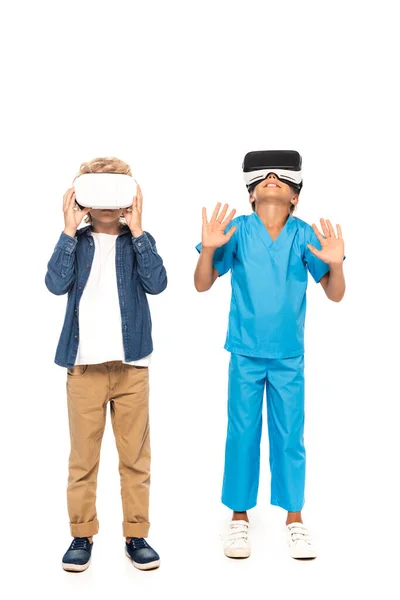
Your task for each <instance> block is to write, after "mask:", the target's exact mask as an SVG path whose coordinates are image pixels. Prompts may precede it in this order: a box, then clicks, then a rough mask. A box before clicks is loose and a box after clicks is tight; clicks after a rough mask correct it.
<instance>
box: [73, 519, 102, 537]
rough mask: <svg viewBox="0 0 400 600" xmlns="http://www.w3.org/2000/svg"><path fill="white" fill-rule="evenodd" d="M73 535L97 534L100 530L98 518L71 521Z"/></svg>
mask: <svg viewBox="0 0 400 600" xmlns="http://www.w3.org/2000/svg"><path fill="white" fill-rule="evenodd" d="M69 526H70V530H71V535H72V536H73V537H90V536H92V535H96V533H98V531H99V522H98V520H97V519H93V521H88V522H87V523H70V524H69Z"/></svg>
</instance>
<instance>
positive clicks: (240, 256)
mask: <svg viewBox="0 0 400 600" xmlns="http://www.w3.org/2000/svg"><path fill="white" fill-rule="evenodd" d="M233 225H236V227H237V229H236V231H235V233H234V234H233V236H232V238H231V239H230V241H229V242H228V243H227V244H225V245H224V246H222V247H221V248H217V250H216V251H215V254H214V259H213V265H214V267H215V269H216V270H217V271H218V273H219V276H221V275H224V274H225V273H227V272H228V271H229V270H231V283H232V299H231V306H230V313H229V325H228V333H227V336H226V343H225V349H226V350H228V351H229V352H233V353H235V354H242V355H243V356H254V357H259V358H289V357H292V356H299V355H300V354H303V353H304V323H305V316H306V288H307V280H308V271H309V272H310V273H311V275H312V277H313V278H314V280H315V281H316V282H318V281H319V280H320V279H321V277H322V276H323V275H325V273H327V272H328V271H329V265H328V264H326V263H325V262H323V261H322V260H321V259H319V258H317V257H316V256H315V255H314V254H313V253H312V252H310V250H309V249H308V248H307V244H312V245H313V246H315V248H317V249H318V250H320V249H321V244H320V243H319V240H318V238H317V236H316V235H315V233H314V230H313V228H312V227H311V225H309V224H308V223H305V221H302V220H301V219H298V218H297V217H294V216H293V215H291V214H290V215H289V217H288V220H287V221H286V223H285V225H284V227H283V229H282V230H281V232H280V233H279V236H278V237H277V239H276V240H275V241H274V240H273V239H272V238H271V236H270V234H269V233H268V230H267V228H266V227H265V225H264V224H263V222H262V221H261V219H260V217H259V216H258V215H257V213H255V212H254V213H253V214H251V215H243V216H239V217H236V218H235V219H233V221H231V223H230V224H229V226H228V227H227V229H226V231H229V229H230V228H231V227H232V226H233ZM196 249H197V250H198V252H200V251H201V243H200V244H198V245H197V246H196Z"/></svg>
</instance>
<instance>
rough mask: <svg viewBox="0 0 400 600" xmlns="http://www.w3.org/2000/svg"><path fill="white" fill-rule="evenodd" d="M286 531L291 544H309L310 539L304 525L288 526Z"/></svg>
mask: <svg viewBox="0 0 400 600" xmlns="http://www.w3.org/2000/svg"><path fill="white" fill-rule="evenodd" d="M288 529H289V533H290V537H291V538H292V540H293V542H299V541H301V542H306V543H307V544H311V537H310V535H309V533H308V529H307V527H305V526H304V525H298V524H296V525H288Z"/></svg>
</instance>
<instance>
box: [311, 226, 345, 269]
mask: <svg viewBox="0 0 400 600" xmlns="http://www.w3.org/2000/svg"><path fill="white" fill-rule="evenodd" d="M320 222H321V227H322V231H323V234H324V235H322V234H321V232H320V231H319V229H318V227H317V226H316V225H315V224H314V223H313V226H312V228H313V230H314V232H315V235H316V236H317V238H318V240H319V242H320V244H321V250H317V249H316V248H315V247H314V246H313V245H312V244H307V247H308V248H309V249H310V251H311V252H312V253H313V254H315V256H317V257H318V258H320V259H321V260H323V261H324V262H325V263H327V264H328V265H338V264H342V263H343V257H344V241H343V238H342V229H341V227H340V225H336V227H337V237H336V233H335V230H334V229H333V227H332V223H331V222H330V221H329V219H326V221H325V219H320ZM324 236H325V237H324Z"/></svg>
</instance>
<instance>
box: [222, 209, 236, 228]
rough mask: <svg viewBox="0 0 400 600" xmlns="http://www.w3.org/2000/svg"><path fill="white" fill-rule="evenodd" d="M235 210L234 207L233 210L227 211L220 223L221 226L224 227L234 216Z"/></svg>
mask: <svg viewBox="0 0 400 600" xmlns="http://www.w3.org/2000/svg"><path fill="white" fill-rule="evenodd" d="M235 212H236V208H234V209H233V210H231V212H230V213H229V215H228V216H227V217H226V219H225V221H224V222H223V223H222V226H223V228H224V229H225V228H226V227H227V226H228V225H229V223H230V222H231V221H232V219H233V217H234V216H235Z"/></svg>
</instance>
